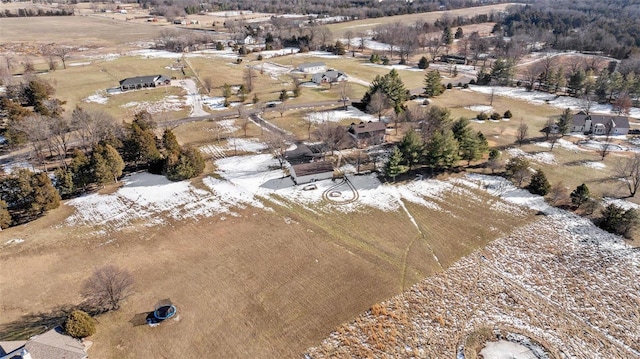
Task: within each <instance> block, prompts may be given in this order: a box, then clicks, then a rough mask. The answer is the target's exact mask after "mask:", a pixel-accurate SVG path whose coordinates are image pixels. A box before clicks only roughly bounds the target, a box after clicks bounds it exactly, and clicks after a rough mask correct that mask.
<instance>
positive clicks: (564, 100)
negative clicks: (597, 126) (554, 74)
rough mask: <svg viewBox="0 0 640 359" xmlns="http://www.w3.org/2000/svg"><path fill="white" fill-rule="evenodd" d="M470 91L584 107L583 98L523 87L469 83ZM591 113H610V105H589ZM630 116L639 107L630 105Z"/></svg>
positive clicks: (639, 115)
mask: <svg viewBox="0 0 640 359" xmlns="http://www.w3.org/2000/svg"><path fill="white" fill-rule="evenodd" d="M469 89H470V90H471V91H476V92H481V93H484V94H488V95H489V94H491V93H492V91H493V92H494V93H495V95H498V96H504V97H509V98H515V99H519V100H524V101H527V102H529V103H532V104H536V105H543V104H548V105H551V106H553V107H557V108H562V109H564V108H570V109H572V110H574V111H576V110H581V109H582V108H583V107H584V100H582V99H578V98H574V97H570V96H557V95H554V94H550V93H546V92H541V91H527V90H526V89H525V88H523V87H503V86H476V85H470V86H469ZM591 112H592V113H605V114H610V113H613V112H612V106H611V105H604V104H597V103H595V104H593V105H592V106H591ZM630 116H631V117H634V118H640V108H637V107H632V108H631V111H630Z"/></svg>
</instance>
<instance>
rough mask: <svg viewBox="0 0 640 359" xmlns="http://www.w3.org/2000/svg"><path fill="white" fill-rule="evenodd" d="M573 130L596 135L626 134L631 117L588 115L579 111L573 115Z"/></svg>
mask: <svg viewBox="0 0 640 359" xmlns="http://www.w3.org/2000/svg"><path fill="white" fill-rule="evenodd" d="M571 132H582V133H592V134H594V135H607V134H609V135H612V136H615V135H626V134H628V133H629V117H625V116H614V115H587V114H585V113H584V112H579V113H577V114H575V115H573V123H572V127H571Z"/></svg>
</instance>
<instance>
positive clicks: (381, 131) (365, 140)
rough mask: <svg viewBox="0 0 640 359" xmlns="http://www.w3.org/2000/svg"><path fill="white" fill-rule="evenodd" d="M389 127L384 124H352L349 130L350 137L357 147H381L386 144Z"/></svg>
mask: <svg viewBox="0 0 640 359" xmlns="http://www.w3.org/2000/svg"><path fill="white" fill-rule="evenodd" d="M386 130H387V125H386V124H385V123H384V122H361V123H359V124H355V123H352V124H351V126H349V128H348V130H347V131H348V132H349V135H351V137H352V138H353V140H354V141H355V143H356V147H364V146H372V145H379V144H381V143H383V142H384V136H385V133H386Z"/></svg>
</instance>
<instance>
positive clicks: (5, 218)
mask: <svg viewBox="0 0 640 359" xmlns="http://www.w3.org/2000/svg"><path fill="white" fill-rule="evenodd" d="M10 225H11V214H10V213H9V209H8V208H7V202H5V201H3V200H1V199H0V230H3V229H6V228H9V226H10Z"/></svg>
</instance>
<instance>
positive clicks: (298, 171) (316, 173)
mask: <svg viewBox="0 0 640 359" xmlns="http://www.w3.org/2000/svg"><path fill="white" fill-rule="evenodd" d="M289 172H290V173H291V179H292V180H293V183H295V184H296V185H299V184H304V183H310V182H316V181H321V180H325V179H331V178H333V165H332V164H331V162H327V161H318V162H311V163H302V164H298V165H293V166H291V167H290V168H289Z"/></svg>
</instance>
